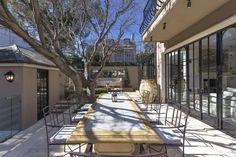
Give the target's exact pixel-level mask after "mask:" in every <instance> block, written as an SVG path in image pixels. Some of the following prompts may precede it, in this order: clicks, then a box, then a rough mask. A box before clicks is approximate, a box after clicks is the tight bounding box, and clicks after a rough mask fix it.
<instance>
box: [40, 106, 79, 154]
mask: <svg viewBox="0 0 236 157" xmlns="http://www.w3.org/2000/svg"><path fill="white" fill-rule="evenodd" d="M43 114H44V122H45V128H46V136H47V156H48V157H49V155H50V150H49V147H50V146H52V145H62V146H64V152H65V149H66V146H68V148H69V149H70V151H73V150H75V149H78V148H80V145H79V146H78V147H77V148H75V149H73V150H72V149H71V148H70V146H69V145H73V144H70V143H67V142H66V140H67V138H68V137H69V136H70V135H71V133H72V132H73V130H74V129H75V126H73V125H65V122H64V117H63V114H58V112H57V108H55V107H54V106H47V107H45V108H44V109H43ZM68 153H69V152H65V154H64V155H63V156H65V155H66V154H68Z"/></svg>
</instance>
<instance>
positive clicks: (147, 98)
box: [142, 90, 150, 105]
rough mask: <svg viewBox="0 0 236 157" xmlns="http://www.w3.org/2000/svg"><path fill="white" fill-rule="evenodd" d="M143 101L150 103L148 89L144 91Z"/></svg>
mask: <svg viewBox="0 0 236 157" xmlns="http://www.w3.org/2000/svg"><path fill="white" fill-rule="evenodd" d="M142 98H143V103H144V104H146V105H148V104H149V100H150V92H149V91H147V90H144V91H143V97H142Z"/></svg>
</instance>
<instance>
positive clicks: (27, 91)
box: [0, 27, 67, 141]
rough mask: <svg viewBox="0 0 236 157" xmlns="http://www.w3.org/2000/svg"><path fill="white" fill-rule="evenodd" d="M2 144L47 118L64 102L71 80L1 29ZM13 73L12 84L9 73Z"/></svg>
mask: <svg viewBox="0 0 236 157" xmlns="http://www.w3.org/2000/svg"><path fill="white" fill-rule="evenodd" d="M0 36H1V38H0V108H1V110H0V115H1V116H0V121H1V123H0V141H2V140H4V139H6V138H9V137H10V136H12V135H13V134H14V133H16V132H18V131H20V130H22V129H25V128H27V127H29V126H31V125H33V124H34V123H36V122H37V121H38V120H40V119H41V118H43V112H42V109H43V108H44V107H45V106H48V105H54V104H56V103H57V102H58V101H59V100H60V99H64V89H65V84H66V82H67V77H65V75H64V74H63V73H62V72H61V71H60V70H59V69H58V68H57V67H56V66H55V64H54V63H52V62H51V61H49V60H48V59H46V58H45V57H44V56H42V55H40V54H39V53H37V52H35V51H34V50H33V49H32V48H31V47H30V46H29V45H28V44H27V43H26V42H24V40H22V39H21V38H19V37H18V36H17V35H16V34H14V33H13V32H12V31H10V30H8V29H6V28H4V27H0ZM8 72H11V73H13V75H14V80H13V81H12V82H8V81H7V80H6V78H5V77H6V76H5V75H6V74H7V73H8Z"/></svg>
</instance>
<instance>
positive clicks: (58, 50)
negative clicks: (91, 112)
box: [0, 0, 135, 103]
mask: <svg viewBox="0 0 236 157" xmlns="http://www.w3.org/2000/svg"><path fill="white" fill-rule="evenodd" d="M134 6H135V5H134V0H119V1H116V0H1V1H0V24H1V25H3V26H5V27H7V28H8V29H10V30H12V31H13V32H15V33H16V34H17V35H18V36H20V37H21V38H23V39H24V40H25V41H26V42H27V43H29V45H31V46H32V48H34V49H35V50H36V51H37V52H38V53H40V54H42V55H43V56H45V57H46V58H48V59H49V60H51V61H52V62H53V63H55V65H56V66H57V67H58V68H59V69H60V70H61V71H62V72H63V73H64V74H65V75H67V76H68V77H70V78H71V79H72V80H73V82H74V85H75V89H76V95H77V97H78V98H80V99H79V101H81V102H82V103H83V92H82V87H83V86H87V87H88V88H89V89H90V91H91V92H90V93H91V95H90V98H91V100H93V101H94V100H95V89H94V88H95V84H96V79H97V78H98V77H99V75H100V74H101V71H102V68H103V66H104V65H105V63H106V61H107V60H109V58H110V56H111V54H112V52H113V51H115V49H116V48H117V44H118V43H119V42H120V39H121V38H122V36H123V34H124V32H125V30H126V29H127V28H128V27H129V26H130V25H132V24H133V20H132V19H133V18H132V15H133V13H132V12H133V9H134ZM113 32H114V34H113ZM111 39H115V40H111ZM98 53H101V54H102V55H101V56H102V57H101V65H100V69H99V70H98V72H97V73H96V74H95V77H94V79H93V78H90V77H89V70H88V69H89V66H90V64H91V63H92V61H93V60H94V57H95V56H96V54H98ZM73 55H75V56H78V57H79V58H81V59H82V62H83V66H82V67H83V68H84V70H83V72H81V71H78V70H77V68H76V67H74V66H73V65H72V64H71V60H70V59H71V57H70V56H73ZM68 56H69V57H68ZM74 58H75V57H74ZM68 59H69V60H68Z"/></svg>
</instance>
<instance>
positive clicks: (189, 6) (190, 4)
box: [187, 0, 192, 8]
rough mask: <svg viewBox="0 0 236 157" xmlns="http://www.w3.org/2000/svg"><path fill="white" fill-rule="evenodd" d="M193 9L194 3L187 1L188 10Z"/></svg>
mask: <svg viewBox="0 0 236 157" xmlns="http://www.w3.org/2000/svg"><path fill="white" fill-rule="evenodd" d="M191 7H192V1H191V0H187V8H191Z"/></svg>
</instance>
